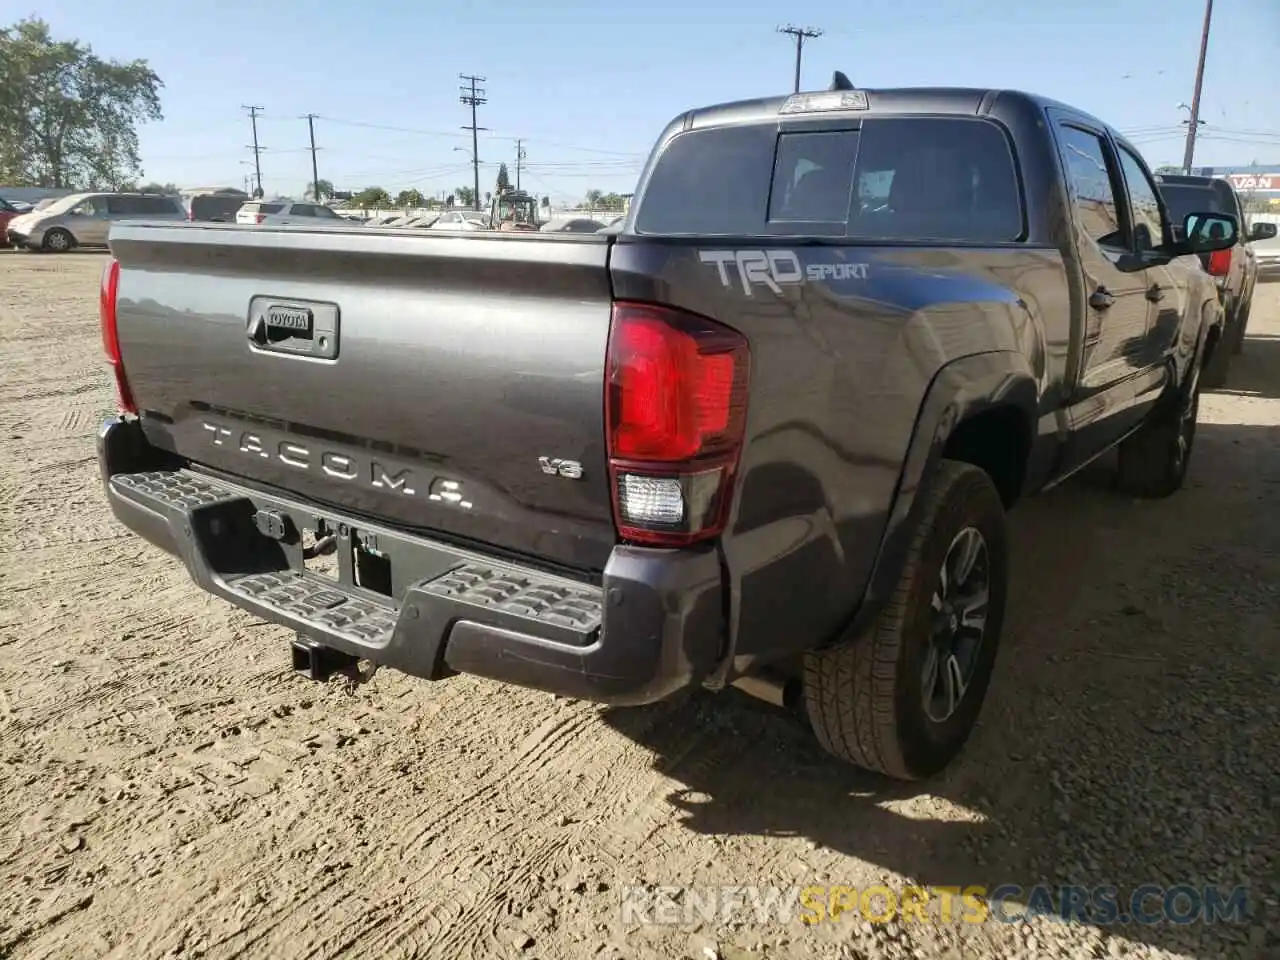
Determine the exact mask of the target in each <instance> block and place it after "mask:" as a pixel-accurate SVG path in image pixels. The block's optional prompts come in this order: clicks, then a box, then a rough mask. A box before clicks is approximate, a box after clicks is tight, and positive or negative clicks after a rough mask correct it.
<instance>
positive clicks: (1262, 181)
mask: <svg viewBox="0 0 1280 960" xmlns="http://www.w3.org/2000/svg"><path fill="white" fill-rule="evenodd" d="M1191 172H1192V173H1194V174H1195V175H1196V176H1199V177H1222V178H1223V179H1224V180H1230V181H1231V185H1232V186H1233V187H1235V188H1236V192H1237V193H1239V194H1240V197H1241V199H1243V200H1244V201H1245V202H1246V203H1248V204H1249V205H1250V206H1256V207H1262V208H1265V207H1280V165H1271V166H1256V167H1255V166H1250V167H1195V168H1193V169H1192V171H1191Z"/></svg>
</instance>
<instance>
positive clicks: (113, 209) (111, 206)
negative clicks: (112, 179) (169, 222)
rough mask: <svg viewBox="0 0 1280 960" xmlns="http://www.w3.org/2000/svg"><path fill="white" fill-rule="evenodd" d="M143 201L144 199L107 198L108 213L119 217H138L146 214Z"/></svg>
mask: <svg viewBox="0 0 1280 960" xmlns="http://www.w3.org/2000/svg"><path fill="white" fill-rule="evenodd" d="M142 199H143V198H142V197H120V196H110V197H107V198H106V203H107V212H108V213H110V214H112V215H113V216H117V217H136V216H138V215H139V214H141V213H144V212H145V211H144V209H143V207H142Z"/></svg>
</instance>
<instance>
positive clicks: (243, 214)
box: [236, 200, 344, 226]
mask: <svg viewBox="0 0 1280 960" xmlns="http://www.w3.org/2000/svg"><path fill="white" fill-rule="evenodd" d="M318 222H326V223H342V222H344V219H343V218H342V217H340V216H338V214H336V213H334V212H333V211H332V210H330V209H329V208H328V207H326V206H325V205H324V204H323V203H309V202H308V203H303V202H300V201H294V200H250V201H249V202H248V203H246V204H243V205H242V206H241V207H240V209H239V210H238V211H237V212H236V223H247V224H269V225H271V226H285V225H287V224H290V223H311V224H314V223H318Z"/></svg>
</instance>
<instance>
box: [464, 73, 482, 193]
mask: <svg viewBox="0 0 1280 960" xmlns="http://www.w3.org/2000/svg"><path fill="white" fill-rule="evenodd" d="M458 79H459V80H465V81H466V83H465V84H463V86H462V87H460V88H459V89H460V90H461V91H462V96H461V97H459V99H460V100H461V101H462V103H463V104H465V105H466V106H468V107H470V108H471V126H465V125H464V126H463V128H462V129H463V130H470V131H471V170H472V172H473V173H474V174H475V184H474V189H475V198H474V201H473V206H474V207H475V209H476V210H479V209H480V140H479V138H478V137H477V136H476V134H477V133H478V132H479V131H481V130H485V129H488V128H487V127H477V126H476V107H478V106H480V105H481V104H482V103H488V102H489V100H488V98H487V97H486V96H485V95H484V88H483V87H477V86H476V84H477V83H484V77H474V76H472V75H471V74H469V73H460V74H458Z"/></svg>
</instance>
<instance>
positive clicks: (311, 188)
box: [302, 178, 333, 200]
mask: <svg viewBox="0 0 1280 960" xmlns="http://www.w3.org/2000/svg"><path fill="white" fill-rule="evenodd" d="M302 196H303V197H304V198H306V199H309V200H332V199H333V184H332V183H331V182H330V181H328V180H325V179H323V178H322V179H320V180H317V181H316V182H315V183H308V184H307V188H306V190H304V191H303V192H302Z"/></svg>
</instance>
